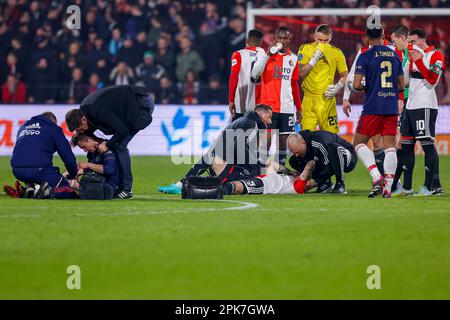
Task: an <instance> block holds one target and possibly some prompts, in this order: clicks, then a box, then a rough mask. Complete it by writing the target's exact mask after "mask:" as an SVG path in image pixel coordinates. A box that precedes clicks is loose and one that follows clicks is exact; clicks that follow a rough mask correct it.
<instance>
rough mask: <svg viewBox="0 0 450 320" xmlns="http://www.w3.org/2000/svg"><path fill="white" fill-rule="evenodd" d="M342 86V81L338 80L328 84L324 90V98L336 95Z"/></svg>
mask: <svg viewBox="0 0 450 320" xmlns="http://www.w3.org/2000/svg"><path fill="white" fill-rule="evenodd" d="M343 87H344V84H343V83H342V82H340V81H339V82H338V83H336V84H330V85H329V86H328V87H327V90H325V95H324V96H325V98H327V99H332V98H334V96H336V95H337V93H338V92H339V91H340V90H341V89H342V88H343Z"/></svg>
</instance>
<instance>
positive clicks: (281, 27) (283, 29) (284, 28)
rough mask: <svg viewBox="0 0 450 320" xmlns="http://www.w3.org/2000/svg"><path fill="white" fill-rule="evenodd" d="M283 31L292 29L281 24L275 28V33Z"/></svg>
mask: <svg viewBox="0 0 450 320" xmlns="http://www.w3.org/2000/svg"><path fill="white" fill-rule="evenodd" d="M281 32H291V30H289V28H288V27H286V26H279V27H278V28H277V29H276V30H275V34H279V33H281Z"/></svg>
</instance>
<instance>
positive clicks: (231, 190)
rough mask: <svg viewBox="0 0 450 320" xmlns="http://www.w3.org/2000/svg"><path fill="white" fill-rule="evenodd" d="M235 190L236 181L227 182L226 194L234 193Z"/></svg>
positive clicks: (225, 185) (225, 186)
mask: <svg viewBox="0 0 450 320" xmlns="http://www.w3.org/2000/svg"><path fill="white" fill-rule="evenodd" d="M234 190H235V186H234V183H232V182H227V183H225V184H224V186H223V194H224V195H226V196H227V195H231V194H233V193H234Z"/></svg>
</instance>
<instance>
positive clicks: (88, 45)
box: [83, 28, 98, 52]
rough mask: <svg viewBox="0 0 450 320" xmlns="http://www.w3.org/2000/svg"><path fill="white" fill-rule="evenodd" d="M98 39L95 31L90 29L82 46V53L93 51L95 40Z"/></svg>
mask: <svg viewBox="0 0 450 320" xmlns="http://www.w3.org/2000/svg"><path fill="white" fill-rule="evenodd" d="M97 38H98V34H97V31H96V30H95V29H94V28H91V29H90V30H89V33H88V38H87V41H86V42H85V44H84V46H83V51H84V52H90V51H92V50H93V49H94V46H95V40H96V39H97Z"/></svg>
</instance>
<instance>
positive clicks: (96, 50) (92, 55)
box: [87, 38, 111, 71]
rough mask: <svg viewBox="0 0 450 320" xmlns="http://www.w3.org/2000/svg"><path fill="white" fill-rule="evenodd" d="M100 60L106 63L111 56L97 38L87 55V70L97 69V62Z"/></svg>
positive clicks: (101, 41) (101, 40)
mask: <svg viewBox="0 0 450 320" xmlns="http://www.w3.org/2000/svg"><path fill="white" fill-rule="evenodd" d="M100 59H105V60H106V61H110V60H111V56H110V54H109V52H108V50H107V49H106V47H105V45H104V41H103V39H102V38H97V39H95V41H94V46H93V47H92V49H91V50H89V52H88V53H87V68H88V70H89V71H91V70H93V69H95V68H96V67H97V64H98V61H99V60H100Z"/></svg>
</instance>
